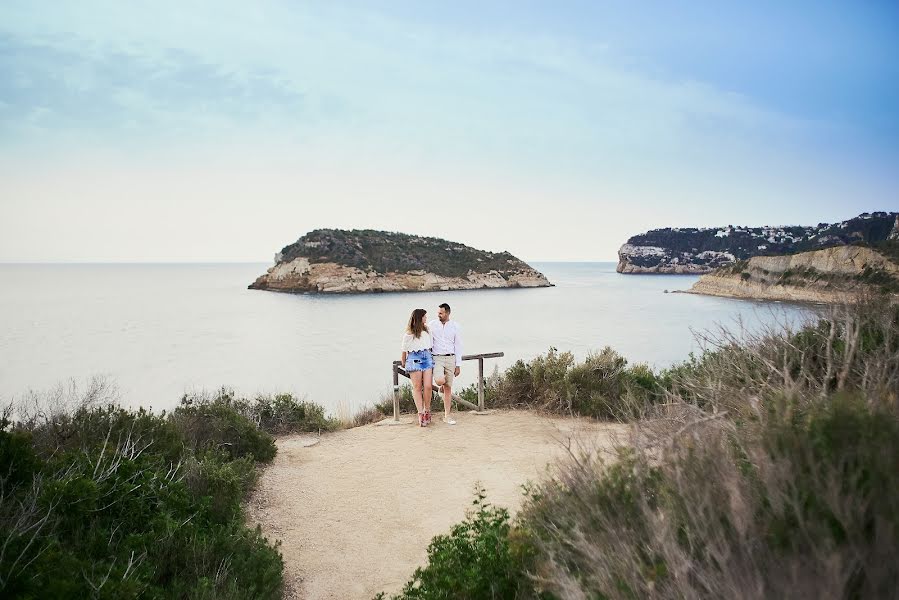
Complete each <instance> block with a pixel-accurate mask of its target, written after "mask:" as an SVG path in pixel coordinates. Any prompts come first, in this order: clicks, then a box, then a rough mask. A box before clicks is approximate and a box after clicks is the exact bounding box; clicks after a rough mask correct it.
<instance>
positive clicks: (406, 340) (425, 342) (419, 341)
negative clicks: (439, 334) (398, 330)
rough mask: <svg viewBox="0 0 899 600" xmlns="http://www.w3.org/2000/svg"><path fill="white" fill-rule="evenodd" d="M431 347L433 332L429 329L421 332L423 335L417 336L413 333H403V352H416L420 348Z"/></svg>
mask: <svg viewBox="0 0 899 600" xmlns="http://www.w3.org/2000/svg"><path fill="white" fill-rule="evenodd" d="M430 347H431V334H430V333H428V332H427V331H422V332H421V337H418V338H417V337H415V336H414V335H412V334H411V333H406V334H404V335H403V352H416V351H418V350H427V349H428V348H430Z"/></svg>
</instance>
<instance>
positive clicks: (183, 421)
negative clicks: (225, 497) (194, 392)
mask: <svg viewBox="0 0 899 600" xmlns="http://www.w3.org/2000/svg"><path fill="white" fill-rule="evenodd" d="M170 418H171V421H172V423H174V424H175V427H177V428H178V431H179V432H180V433H181V435H182V436H183V438H184V441H185V443H186V444H188V446H189V447H190V448H191V450H193V452H194V454H203V453H205V452H209V451H212V452H225V453H227V454H228V457H229V458H230V459H231V460H234V459H237V458H241V457H244V456H252V457H254V458H255V459H256V460H259V461H263V462H268V461H270V460H271V459H272V458H274V457H275V451H276V449H275V440H274V438H272V436H271V435H270V434H268V433H266V432H265V431H262V430H261V429H259V428H258V427H256V425H255V424H254V423H253V422H252V421H250V420H249V419H248V418H247V417H245V416H244V415H242V414H241V413H240V412H238V411H237V410H236V409H235V407H234V406H232V405H231V404H230V403H228V402H224V401H220V400H214V401H212V402H203V403H196V404H195V403H191V402H184V401H182V404H181V406H179V407H178V408H176V409H175V410H174V411H173V412H172V414H171V417H170Z"/></svg>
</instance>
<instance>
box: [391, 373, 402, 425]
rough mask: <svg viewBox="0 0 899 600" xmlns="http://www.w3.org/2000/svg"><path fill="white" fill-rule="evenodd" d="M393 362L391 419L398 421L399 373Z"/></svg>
mask: <svg viewBox="0 0 899 600" xmlns="http://www.w3.org/2000/svg"><path fill="white" fill-rule="evenodd" d="M396 367H397V365H396V363H393V420H394V421H396V422H397V423H399V421H400V374H399V372H398V371H397V368H396Z"/></svg>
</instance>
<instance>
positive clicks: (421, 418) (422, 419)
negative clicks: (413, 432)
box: [418, 413, 428, 427]
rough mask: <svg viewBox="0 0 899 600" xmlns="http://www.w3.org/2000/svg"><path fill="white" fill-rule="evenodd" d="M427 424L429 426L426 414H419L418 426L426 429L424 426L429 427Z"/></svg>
mask: <svg viewBox="0 0 899 600" xmlns="http://www.w3.org/2000/svg"><path fill="white" fill-rule="evenodd" d="M427 424H428V423H427V421H425V414H424V413H418V426H419V427H424V426H425V425H427Z"/></svg>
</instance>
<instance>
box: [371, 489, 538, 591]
mask: <svg viewBox="0 0 899 600" xmlns="http://www.w3.org/2000/svg"><path fill="white" fill-rule="evenodd" d="M472 504H473V509H472V510H471V511H470V512H469V513H468V515H467V517H466V518H465V520H463V521H462V522H461V523H458V524H456V525H454V526H453V528H452V529H451V531H450V533H449V534H448V535H438V536H436V537H435V538H434V539H433V540H432V541H431V544H430V545H429V546H428V564H427V565H426V566H425V567H422V568H419V569H416V571H415V573H414V574H413V575H412V580H411V581H409V582H408V583H407V584H406V585H405V586H404V587H403V591H402V593H401V594H400V595H398V596H395V597H394V598H395V599H398V600H413V599H416V600H427V599H437V598H440V599H449V598H459V599H460V600H462V599H468V598H514V597H516V596H517V595H519V594H523V593H524V592H525V591H527V590H530V589H531V585H530V583H529V582H528V580H527V577H526V576H525V574H524V565H525V564H526V560H527V556H526V555H522V554H519V553H518V552H517V551H516V549H515V546H514V544H513V543H512V542H511V539H512V538H511V537H510V530H511V521H510V518H509V512H508V511H507V510H506V509H504V508H497V507H494V506H491V505H490V504H489V503H487V501H486V494H485V492H484V489H483V488H478V489H477V491H476V495H475V499H474V501H473V503H472ZM378 598H384V595H383V594H380V595H379V596H378Z"/></svg>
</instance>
